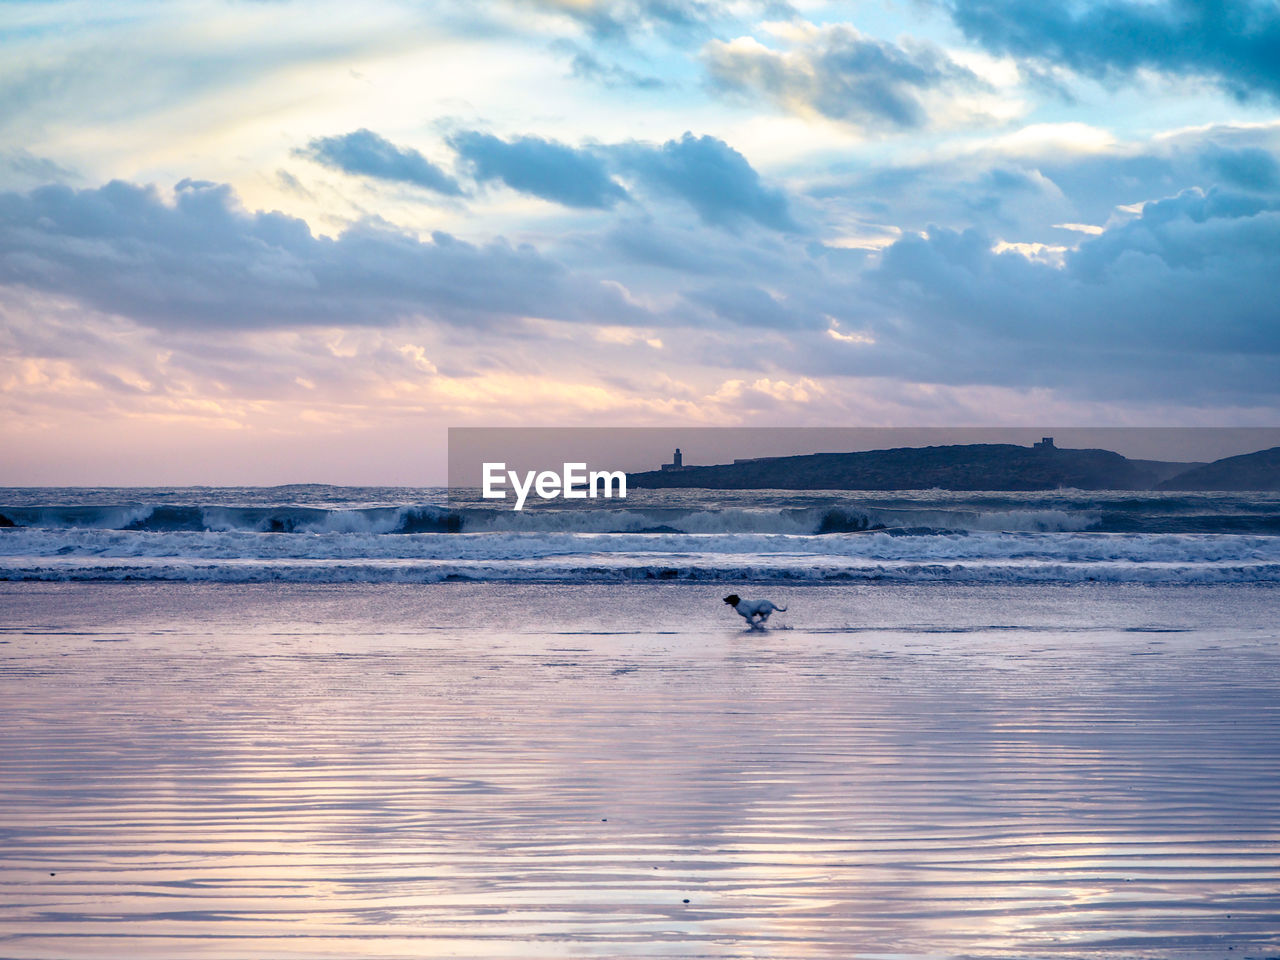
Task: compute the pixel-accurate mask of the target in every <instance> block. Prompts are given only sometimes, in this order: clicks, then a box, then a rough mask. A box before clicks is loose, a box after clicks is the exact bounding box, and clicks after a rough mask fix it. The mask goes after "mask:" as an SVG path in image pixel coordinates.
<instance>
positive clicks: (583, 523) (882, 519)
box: [0, 503, 1098, 535]
mask: <svg viewBox="0 0 1280 960" xmlns="http://www.w3.org/2000/svg"><path fill="white" fill-rule="evenodd" d="M0 517H3V518H4V519H3V520H0V526H10V525H11V526H14V527H19V528H42V529H86V530H129V531H135V532H143V533H173V532H179V531H189V532H207V533H225V532H246V533H354V534H378V535H389V534H414V533H486V532H490V533H496V532H510V533H557V532H565V533H669V532H675V533H686V534H700V533H704V534H714V533H772V534H797V535H826V534H840V533H860V532H865V531H872V530H880V529H887V528H911V529H929V528H937V529H972V530H987V531H1000V530H1011V531H1032V532H1046V531H1067V532H1070V531H1079V530H1088V529H1091V528H1093V527H1095V526H1096V525H1097V522H1098V514H1097V513H1096V512H1092V511H1084V512H1072V511H1069V510H1064V509H1054V508H1048V509H1021V510H1019V509H1013V510H988V511H978V512H975V511H970V510H939V509H932V508H931V509H915V510H908V509H903V508H889V509H886V510H866V509H858V508H855V507H847V506H830V505H828V506H810V507H722V508H683V507H639V506H637V507H613V508H594V509H545V508H544V509H531V510H521V511H516V510H510V509H502V510H499V509H493V508H488V507H448V506H440V505H434V504H420V505H412V506H395V507H392V506H385V507H364V508H341V509H334V508H326V507H310V506H225V505H216V506H201V505H175V504H154V505H146V504H141V503H127V504H112V505H98V506H33V507H25V506H24V507H5V508H3V509H2V510H0ZM6 520H7V521H8V523H7V524H6V523H5V522H4V521H6Z"/></svg>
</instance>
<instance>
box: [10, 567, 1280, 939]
mask: <svg viewBox="0 0 1280 960" xmlns="http://www.w3.org/2000/svg"><path fill="white" fill-rule="evenodd" d="M743 592H750V593H752V595H755V594H757V593H760V592H761V591H760V590H754V591H747V590H744V591H743ZM721 593H722V591H721V589H720V588H719V587H717V586H715V585H709V586H698V585H696V584H658V585H639V584H635V585H622V586H608V585H577V586H567V585H565V586H559V585H557V586H547V585H512V584H437V585H432V586H427V587H423V586H404V585H378V586H369V585H363V586H362V585H326V586H308V585H227V584H222V585H217V584H213V585H208V584H156V583H144V584H41V583H32V584H0V611H3V613H0V623H2V624H3V628H2V633H0V703H2V704H3V707H0V711H2V712H0V719H2V720H3V725H2V727H0V731H2V732H0V738H2V741H0V791H2V794H0V956H4V957H6V958H36V957H40V958H72V957H74V958H81V957H84V958H89V957H94V958H97V957H103V958H116V957H121V956H129V957H142V958H150V957H155V958H185V957H217V958H260V957H289V958H295V957H296V958H304V957H305V958H321V957H326V958H328V957H362V958H363V957H443V956H462V957H484V958H512V957H570V956H575V957H668V958H676V957H679V958H691V957H716V958H724V957H755V958H783V957H824V956H825V957H843V958H851V957H882V956H889V955H892V956H899V957H944V956H983V957H1027V956H1053V957H1090V958H1102V957H1108V958H1109V957H1133V956H1159V957H1195V958H1200V957H1206V958H1207V957H1226V956H1234V957H1267V956H1275V955H1277V954H1280V869H1277V865H1278V864H1280V777H1278V776H1277V774H1276V762H1277V760H1278V759H1280V702H1278V701H1277V698H1276V689H1277V680H1278V679H1280V642H1278V641H1280V627H1278V626H1277V624H1278V623H1280V617H1277V613H1280V602H1278V601H1280V590H1277V588H1275V587H1267V586H1232V587H1225V586H1218V587H1135V586H1117V585H1101V584H1095V585H1075V586H1067V585H1059V586H1031V585H1022V586H1016V587H1008V586H996V585H956V584H932V585H910V584H906V585H904V584H896V585H883V584H880V585H876V584H861V585H855V586H847V587H790V588H779V587H769V588H768V589H767V591H765V593H764V595H768V596H770V597H772V598H773V599H775V600H777V601H779V602H781V603H784V604H789V605H790V610H789V612H788V613H785V614H779V615H776V616H775V618H774V620H773V624H774V625H775V627H778V628H779V629H772V630H769V631H767V632H754V633H753V632H748V631H745V630H743V629H742V628H741V625H740V624H741V622H740V621H737V620H736V618H735V617H733V615H732V613H731V612H730V611H728V610H727V608H724V607H723V605H721V604H720V603H719V596H720V595H721ZM686 900H687V901H688V902H687V903H686V902H685V901H686Z"/></svg>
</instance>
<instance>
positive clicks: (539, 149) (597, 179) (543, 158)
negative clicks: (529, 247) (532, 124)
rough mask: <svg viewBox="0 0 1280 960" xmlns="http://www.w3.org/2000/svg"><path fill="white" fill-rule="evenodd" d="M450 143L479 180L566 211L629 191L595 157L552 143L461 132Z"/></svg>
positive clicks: (608, 202)
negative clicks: (500, 183)
mask: <svg viewBox="0 0 1280 960" xmlns="http://www.w3.org/2000/svg"><path fill="white" fill-rule="evenodd" d="M449 145H450V146H451V147H453V149H454V150H455V151H457V154H458V156H459V157H460V158H461V159H462V160H463V161H464V162H465V163H466V164H467V166H468V168H469V169H470V171H471V172H472V174H473V175H474V177H475V178H476V180H478V181H489V180H500V181H502V182H503V183H505V184H506V185H507V186H509V187H511V189H513V190H519V191H520V192H522V193H528V194H532V195H533V196H535V197H541V198H542V199H544V200H551V201H553V202H555V203H560V204H564V205H565V206H567V207H594V208H606V207H611V206H613V205H614V204H615V203H617V202H618V201H619V200H625V199H627V191H626V190H624V189H623V188H622V187H621V186H620V185H619V184H618V183H616V182H615V181H614V180H613V179H612V178H611V177H610V176H609V173H608V171H607V170H606V169H605V165H604V162H603V161H602V160H601V159H600V158H599V157H597V156H596V155H595V154H593V153H590V152H588V151H586V150H576V149H574V148H573V147H568V146H565V145H564V144H562V143H556V142H555V141H554V140H543V139H540V138H538V137H517V138H515V139H514V140H510V141H507V140H500V139H499V138H497V137H495V136H492V135H491V134H487V133H479V132H476V131H464V132H461V133H456V134H454V135H453V136H451V137H450V138H449Z"/></svg>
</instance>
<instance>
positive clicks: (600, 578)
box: [0, 555, 1280, 584]
mask: <svg viewBox="0 0 1280 960" xmlns="http://www.w3.org/2000/svg"><path fill="white" fill-rule="evenodd" d="M652 559H653V558H638V557H627V556H622V555H614V556H608V557H590V558H573V559H572V560H568V561H561V562H554V563H545V562H530V561H510V562H506V563H489V562H483V561H471V562H468V561H460V560H452V561H386V560H384V561H375V560H366V561H361V562H349V561H334V560H313V561H302V560H291V561H288V562H264V561H261V560H240V561H230V560H228V561H216V562H215V561H206V562H199V561H191V560H188V559H183V560H172V559H163V558H145V559H142V558H140V559H135V560H132V561H121V560H118V559H106V558H98V559H95V558H51V559H46V560H40V561H26V562H22V561H18V560H16V559H10V560H4V561H0V580H27V581H86V580H88V581H182V582H200V581H203V582H218V583H268V582H288V583H348V582H359V583H439V582H446V581H498V582H507V581H511V582H546V583H591V582H625V581H688V582H724V583H744V582H790V583H839V582H855V581H891V582H955V583H1086V582H1089V583H1092V582H1104V583H1140V584H1161V583H1198V584H1225V583H1236V584H1275V583H1277V582H1280V564H1278V563H1213V564H1176V563H1156V564H1134V563H1123V562H1116V563H1074V564H1067V563H1056V564H1055V563H1048V564H1013V563H980V562H968V563H921V562H905V561H904V562H898V563H888V562H864V563H831V562H795V561H793V562H787V561H785V560H783V559H782V558H778V557H755V558H747V557H737V558H726V557H722V556H709V557H702V556H692V557H690V556H686V557H681V558H669V559H668V562H656V563H655V562H652ZM646 561H649V562H646Z"/></svg>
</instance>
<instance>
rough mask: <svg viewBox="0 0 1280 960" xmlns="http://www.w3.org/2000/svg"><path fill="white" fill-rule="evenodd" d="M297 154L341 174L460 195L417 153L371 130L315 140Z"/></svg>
mask: <svg viewBox="0 0 1280 960" xmlns="http://www.w3.org/2000/svg"><path fill="white" fill-rule="evenodd" d="M298 153H299V154H300V155H301V156H305V157H309V158H310V159H312V160H315V161H316V162H317V163H321V164H323V165H325V166H326V167H332V168H333V169H335V170H341V171H342V172H344V173H350V174H354V175H356V176H364V177H375V178H377V179H379V180H389V181H392V182H395V183H408V184H412V185H414V186H417V187H422V188H423V189H425V190H432V191H434V192H435V193H440V194H444V195H445V196H450V197H457V196H461V195H462V189H461V188H460V187H459V186H458V183H457V181H456V180H454V179H453V177H451V176H449V175H448V174H447V173H445V172H444V171H443V170H441V169H440V168H439V167H438V166H436V165H435V164H434V163H432V162H431V161H430V160H428V159H427V158H426V157H424V156H423V155H422V154H421V153H419V152H418V151H417V150H414V149H412V148H410V147H397V146H396V145H395V144H394V143H392V142H391V141H390V140H386V139H384V138H383V137H380V136H378V135H377V134H376V133H374V132H373V131H372V130H365V129H360V130H356V131H354V132H352V133H344V134H342V135H340V136H335V137H317V138H316V139H314V140H312V141H311V142H310V143H308V144H307V146H306V149H304V150H300V151H298Z"/></svg>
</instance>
